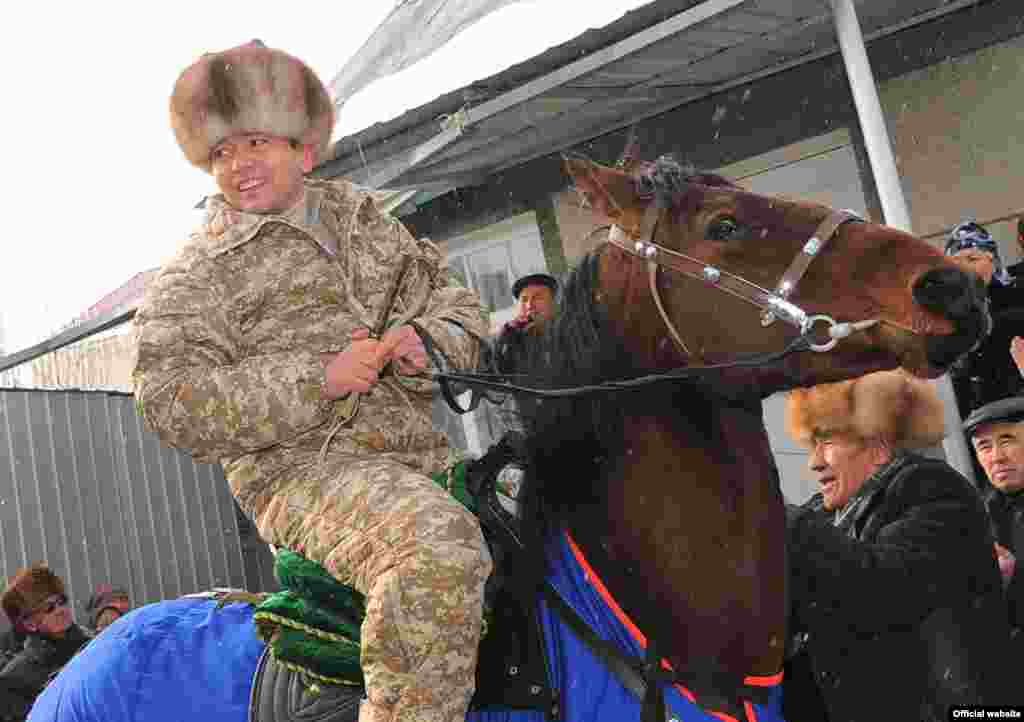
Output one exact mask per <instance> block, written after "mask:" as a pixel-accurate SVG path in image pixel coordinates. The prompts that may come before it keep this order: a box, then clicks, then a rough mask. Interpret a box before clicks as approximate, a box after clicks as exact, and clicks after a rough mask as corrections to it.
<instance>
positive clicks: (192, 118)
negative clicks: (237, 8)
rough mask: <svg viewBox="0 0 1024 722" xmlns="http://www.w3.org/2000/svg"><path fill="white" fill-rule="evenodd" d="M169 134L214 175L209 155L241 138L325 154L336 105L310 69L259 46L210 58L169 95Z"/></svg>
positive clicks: (318, 157) (194, 67)
mask: <svg viewBox="0 0 1024 722" xmlns="http://www.w3.org/2000/svg"><path fill="white" fill-rule="evenodd" d="M171 128H173V129H174V137H175V138H176V139H177V141H178V145H179V146H180V147H181V150H182V152H184V153H185V157H186V158H188V160H189V162H190V163H192V165H194V166H197V167H199V168H202V169H203V170H205V171H206V172H207V173H209V172H210V152H211V151H212V150H213V147H214V146H215V145H217V143H219V142H221V141H222V140H224V139H225V138H227V137H229V136H231V135H236V134H239V133H267V134H269V135H276V136H280V137H283V138H289V139H292V140H295V141H298V142H299V143H304V144H309V145H312V146H313V149H314V153H315V155H314V158H315V162H320V161H321V160H323V158H324V157H325V154H326V152H327V144H328V141H329V140H330V137H331V130H332V129H333V128H334V104H333V103H332V102H331V98H330V96H328V95H327V90H326V89H325V88H324V85H323V83H321V82H320V79H319V78H318V77H317V76H316V73H314V72H313V71H312V70H311V69H310V68H309V66H307V65H306V64H305V63H303V62H302V61H301V60H299V59H298V58H295V57H292V56H291V55H288V54H287V53H285V52H283V51H281V50H276V49H273V48H268V47H267V46H266V45H264V44H263V43H262V42H260V41H259V40H253V41H251V42H249V43H246V44H245V45H239V46H238V47H235V48H231V49H230V50H223V51H221V52H219V53H206V54H205V55H203V56H202V57H201V58H199V60H197V61H196V62H195V63H193V64H192V65H190V66H189V67H188V68H186V69H185V71H184V72H182V74H181V75H180V76H179V77H178V80H177V82H176V83H175V84H174V92H173V93H172V94H171Z"/></svg>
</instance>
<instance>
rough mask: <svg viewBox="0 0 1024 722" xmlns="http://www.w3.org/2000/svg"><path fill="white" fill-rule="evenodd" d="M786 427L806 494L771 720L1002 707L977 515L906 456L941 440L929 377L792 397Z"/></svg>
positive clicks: (996, 631)
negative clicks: (815, 490)
mask: <svg viewBox="0 0 1024 722" xmlns="http://www.w3.org/2000/svg"><path fill="white" fill-rule="evenodd" d="M787 420H788V427H789V431H790V434H791V435H792V436H793V437H794V438H796V439H797V440H798V441H800V442H801V443H803V444H805V445H807V446H808V447H809V448H810V457H809V460H808V465H809V467H810V470H811V471H812V473H813V474H814V475H815V476H816V477H817V480H818V482H819V483H820V485H821V493H819V494H816V495H814V496H813V497H812V498H811V500H810V501H809V502H807V503H806V504H805V505H803V506H802V507H799V508H797V507H793V508H790V509H789V519H788V523H787V532H788V534H787V537H788V539H787V540H788V545H789V551H790V587H789V589H790V598H791V600H792V614H793V620H794V630H795V638H794V646H793V648H792V649H791V651H790V655H789V662H788V667H787V675H786V679H787V681H786V682H785V683H784V685H785V686H784V688H783V699H784V704H785V712H786V718H787V719H828V720H830V722H843V721H844V720H845V721H849V722H853V721H854V720H869V719H886V720H889V719H892V720H897V719H899V720H903V719H907V720H909V719H913V720H929V721H930V720H945V719H946V718H947V709H948V707H949V706H951V705H954V704H981V703H988V704H996V703H999V702H1005V701H1007V700H1006V699H1005V698H1004V694H1005V693H1004V687H1003V682H1002V680H1001V675H1002V667H1003V665H1004V664H1005V662H1004V661H1003V659H1004V655H1005V646H1006V640H1007V638H1008V636H1009V629H1008V627H1007V624H1006V615H1005V606H1004V604H1003V599H1002V589H1001V586H1000V580H999V572H998V569H997V567H996V561H995V556H994V554H993V551H992V536H991V534H990V532H989V528H988V521H987V519H986V516H985V510H984V507H983V506H982V503H981V500H980V499H979V498H978V495H977V493H976V492H975V490H974V488H973V487H972V486H971V485H970V483H969V482H968V481H967V480H966V479H965V478H964V477H963V476H961V475H960V474H959V473H957V472H956V471H955V470H954V469H953V468H952V467H950V466H949V465H948V464H947V463H945V462H944V461H939V460H936V459H931V458H927V457H925V456H922V455H920V454H918V453H915V452H914V451H911V449H919V448H925V447H929V446H932V445H934V444H936V443H937V442H938V441H939V440H940V439H941V438H942V435H943V414H942V405H941V402H940V401H939V399H938V396H937V395H936V392H935V390H934V388H933V387H932V386H931V384H929V383H928V382H926V381H923V380H920V379H915V378H912V377H910V376H908V375H906V374H904V373H903V372H901V371H887V372H882V373H876V374H870V375H868V376H864V377H861V378H858V379H852V380H850V381H844V382H840V383H835V384H824V385H821V386H816V387H814V388H811V389H798V390H796V391H793V392H791V393H790V394H789V396H788V398H787ZM826 709H827V712H826V711H825V710H826Z"/></svg>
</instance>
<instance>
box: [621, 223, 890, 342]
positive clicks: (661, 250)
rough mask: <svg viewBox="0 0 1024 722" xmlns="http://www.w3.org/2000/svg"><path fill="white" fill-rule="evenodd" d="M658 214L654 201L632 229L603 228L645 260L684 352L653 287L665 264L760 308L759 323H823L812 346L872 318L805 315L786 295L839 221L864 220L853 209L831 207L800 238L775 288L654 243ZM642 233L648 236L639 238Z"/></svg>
mask: <svg viewBox="0 0 1024 722" xmlns="http://www.w3.org/2000/svg"><path fill="white" fill-rule="evenodd" d="M660 218H661V209H660V208H659V207H658V206H657V204H653V203H652V204H651V205H650V206H648V208H647V210H646V211H645V212H644V215H643V218H642V219H641V221H640V226H639V228H638V229H637V231H636V232H635V233H632V234H631V233H628V232H627V231H625V230H623V229H622V228H621V227H620V226H612V228H611V231H609V233H608V242H609V243H611V244H612V245H614V246H616V247H618V248H621V249H622V250H623V251H625V252H626V253H629V254H630V255H633V256H638V257H639V258H642V259H644V260H645V261H647V269H648V274H647V275H648V279H649V282H650V287H651V295H652V296H653V297H654V303H655V305H656V306H657V308H658V313H660V314H661V319H662V321H663V322H664V323H665V326H666V327H667V328H668V331H669V334H670V335H671V336H672V340H673V341H675V343H676V344H677V345H678V346H679V347H680V349H681V350H682V351H683V352H684V353H686V354H687V355H690V350H689V349H688V348H687V346H686V343H685V342H684V341H683V339H682V336H681V335H680V333H679V330H678V329H677V328H676V326H675V324H674V323H672V319H671V318H669V316H668V313H667V312H666V311H665V307H664V304H663V303H662V300H661V294H660V293H659V292H658V282H657V279H658V269H659V268H667V269H669V270H671V271H676V272H677V273H682V274H683V275H686V276H689V277H691V278H696V279H698V280H701V281H704V282H705V283H707V284H709V285H711V286H714V287H715V288H719V289H721V290H723V291H725V292H726V293H730V294H732V295H733V296H736V297H738V298H741V299H743V300H744V301H747V302H749V303H751V304H753V305H755V306H757V307H759V308H761V309H762V311H763V313H762V314H761V324H762V325H764V326H768V325H770V324H772V323H774V321H775V320H776V319H781V320H783V321H785V322H787V323H789V324H791V325H793V326H795V327H796V328H797V329H798V330H799V331H800V333H801V334H802V335H807V336H809V335H810V332H811V329H812V327H813V326H814V324H815V323H818V322H819V321H820V322H823V323H827V324H828V325H829V335H830V336H831V338H830V339H829V340H828V341H827V342H825V343H821V344H817V343H814V342H813V341H811V342H810V348H811V350H812V351H818V352H822V351H829V350H831V349H832V348H833V347H834V346H835V345H836V343H837V342H838V340H839V339H840V338H843V337H844V336H848V335H850V333H852V332H853V330H857V329H860V328H866V327H867V326H868V325H871V324H872V323H873V322H871V321H862V322H859V323H858V324H852V325H851V324H840V323H837V322H836V321H835V320H834V319H832V318H831V317H829V316H825V315H822V314H813V315H812V314H808V313H807V312H806V311H804V310H803V309H802V308H800V307H799V306H797V305H796V304H795V303H793V302H792V301H790V300H789V298H790V296H792V295H793V292H794V291H795V290H796V287H797V284H798V283H799V282H800V279H801V278H803V276H804V274H805V273H806V272H807V268H808V267H809V266H810V265H811V262H812V261H813V260H814V259H815V258H816V257H817V256H818V254H819V253H821V250H822V249H823V248H824V247H825V245H826V244H827V243H828V242H829V241H830V240H831V239H832V237H833V236H835V234H836V231H838V230H839V228H840V226H842V225H843V224H844V223H849V222H850V221H858V222H863V219H862V218H861V217H860V216H858V215H857V214H856V213H854V212H853V211H848V210H842V211H832V212H831V213H830V214H829V215H828V216H827V217H826V218H825V220H823V221H822V222H821V224H820V225H819V226H818V228H817V230H815V232H814V235H813V236H811V238H810V239H809V240H808V241H807V242H806V243H804V245H803V247H802V248H801V249H800V251H799V253H797V255H796V257H795V258H794V259H793V261H792V263H790V264H789V268H787V269H786V272H785V273H783V274H782V278H780V279H779V283H778V284H777V285H776V287H775V290H774V291H769V290H767V289H765V288H762V287H761V286H758V285H757V284H756V283H752V282H750V281H748V280H746V279H745V278H742V277H740V276H737V275H735V274H732V273H729V272H728V271H723V270H722V269H720V268H717V267H715V266H712V265H709V264H707V263H705V262H704V261H701V260H698V259H696V258H693V257H692V256H687V255H686V254H685V253H680V252H679V251H673V250H672V249H670V248H666V247H665V246H662V245H660V244H658V243H657V242H655V240H654V237H655V234H656V233H657V230H658V221H659V220H660ZM643 238H647V239H648V240H640V239H643Z"/></svg>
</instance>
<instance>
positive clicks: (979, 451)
mask: <svg viewBox="0 0 1024 722" xmlns="http://www.w3.org/2000/svg"><path fill="white" fill-rule="evenodd" d="M964 431H965V432H966V433H967V436H968V437H969V438H970V440H971V445H972V446H973V447H974V453H975V455H976V456H977V459H978V463H979V464H980V465H981V468H982V469H984V470H985V476H986V477H988V480H989V483H990V484H991V487H990V488H989V490H988V491H987V493H986V495H985V506H986V507H987V508H988V513H989V519H990V521H991V523H992V531H993V535H994V536H995V540H996V553H997V556H998V558H999V566H1000V571H1001V572H1002V574H1003V583H1004V584H1005V585H1006V596H1007V601H1008V602H1009V614H1010V626H1011V634H1012V635H1013V638H1014V647H1022V648H1024V634H1021V627H1024V569H1021V568H1020V567H1021V566H1022V565H1021V564H1020V563H1019V562H1018V559H1019V558H1020V557H1021V555H1024V397H1020V396H1011V397H1010V398H1006V399H1002V400H1000V401H994V402H993V403H991V404H986V405H985V406H982V407H981V408H980V409H977V410H976V411H975V412H974V413H973V414H971V415H970V416H969V417H967V420H966V421H964ZM1022 651H1024V650H1022Z"/></svg>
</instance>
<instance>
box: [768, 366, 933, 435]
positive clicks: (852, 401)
mask: <svg viewBox="0 0 1024 722" xmlns="http://www.w3.org/2000/svg"><path fill="white" fill-rule="evenodd" d="M786 431H787V432H789V435H790V436H791V437H793V439H795V440H796V441H797V442H799V443H800V444H803V445H804V446H810V445H811V444H812V443H813V440H814V437H816V436H820V435H823V434H827V433H837V432H839V433H852V434H854V435H856V436H859V437H861V438H883V439H885V440H886V441H888V442H889V443H890V444H893V445H894V446H896V447H899V448H905V449H920V448H926V447H929V446H934V445H935V444H938V443H939V442H940V441H941V440H942V438H943V436H945V417H944V413H943V406H942V400H941V399H940V398H939V395H938V392H937V391H936V390H935V386H934V385H933V384H932V383H931V382H929V381H926V380H924V379H919V378H917V377H915V376H911V375H910V374H908V373H906V372H905V371H902V370H900V369H897V370H895V371H879V372H877V373H873V374H867V375H866V376H860V377H858V378H855V379H849V380H847V381H839V382H837V383H831V384H821V385H819V386H813V387H811V388H805V389H794V390H793V391H790V392H789V393H788V394H786Z"/></svg>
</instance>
